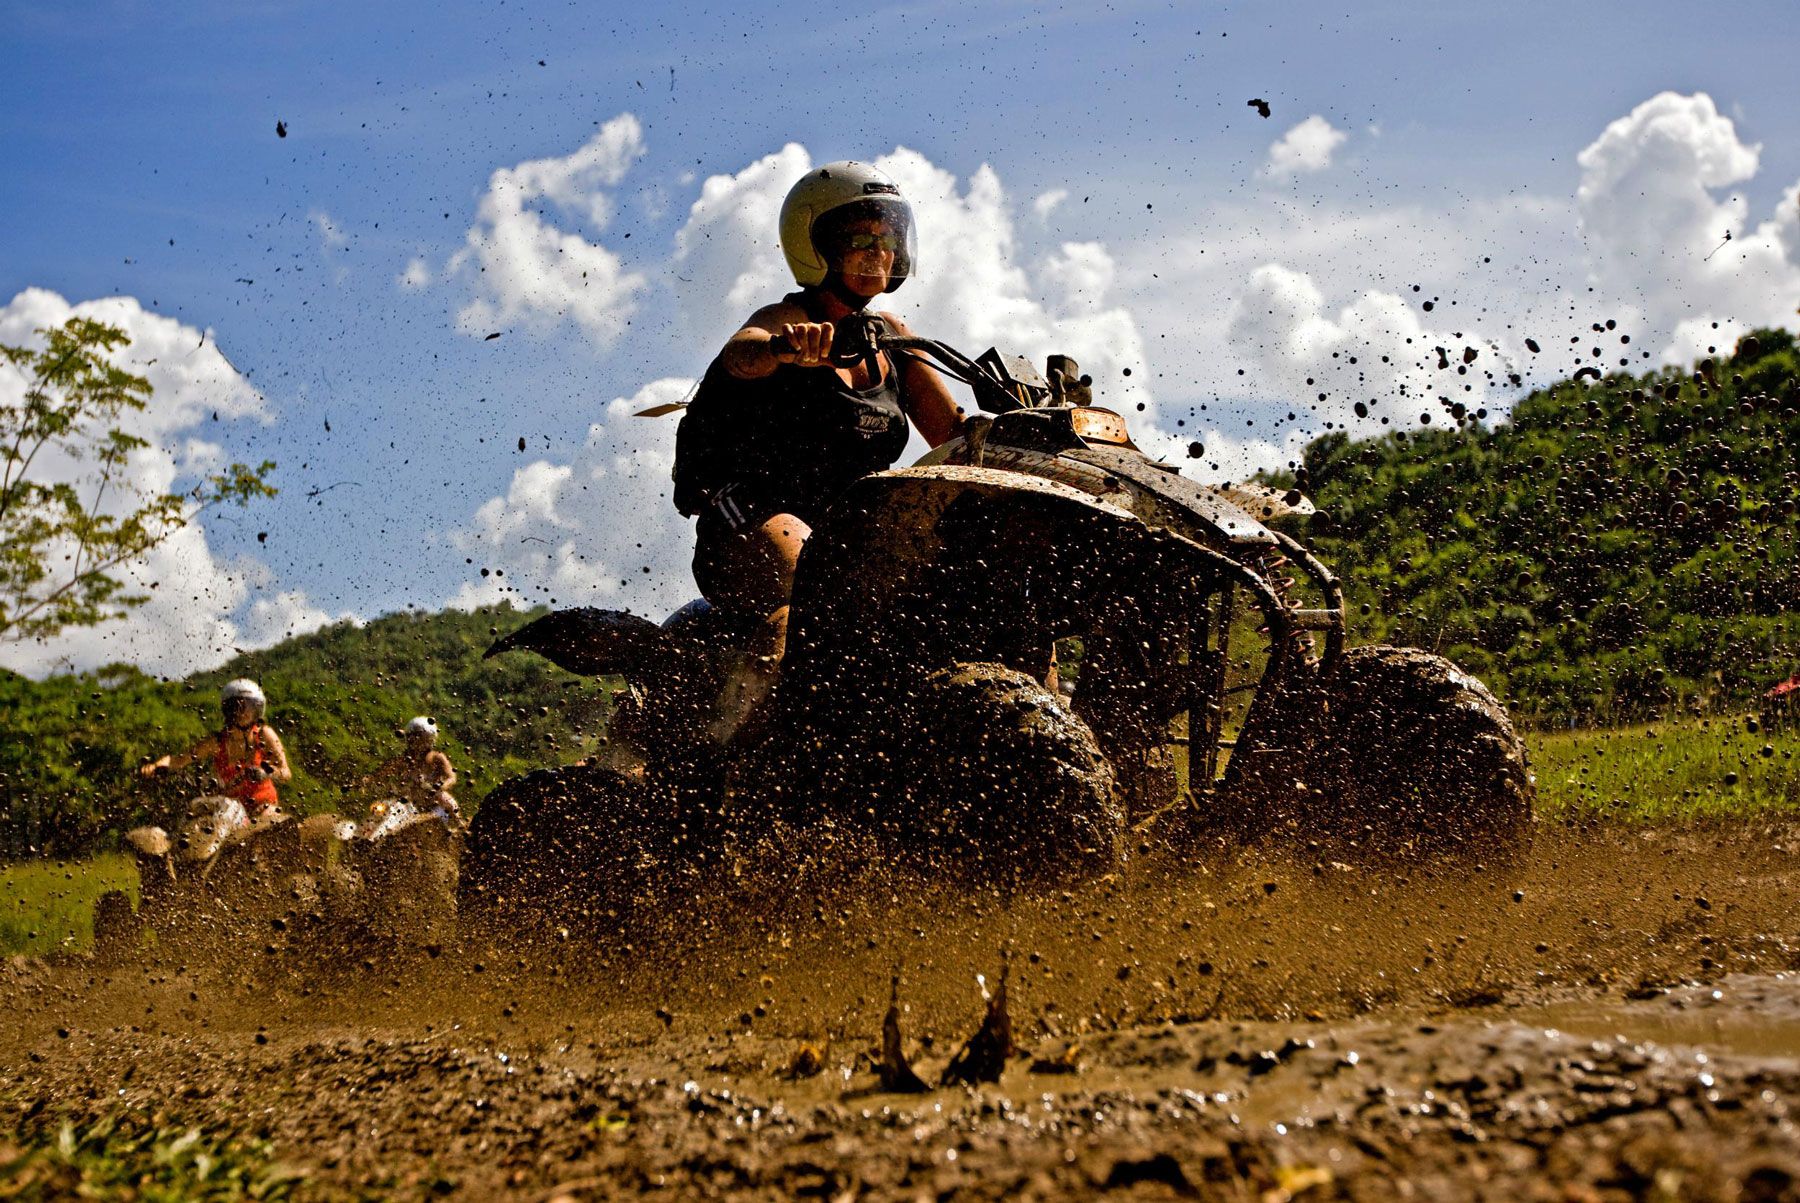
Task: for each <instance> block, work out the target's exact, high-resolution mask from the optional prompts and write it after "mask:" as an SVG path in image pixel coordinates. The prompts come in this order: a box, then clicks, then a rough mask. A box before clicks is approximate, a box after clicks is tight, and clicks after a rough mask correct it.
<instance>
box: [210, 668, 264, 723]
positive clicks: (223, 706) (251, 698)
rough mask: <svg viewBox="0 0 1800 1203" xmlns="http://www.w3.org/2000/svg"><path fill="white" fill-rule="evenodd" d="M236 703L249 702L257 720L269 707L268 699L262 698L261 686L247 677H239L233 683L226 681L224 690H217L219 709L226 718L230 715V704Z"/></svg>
mask: <svg viewBox="0 0 1800 1203" xmlns="http://www.w3.org/2000/svg"><path fill="white" fill-rule="evenodd" d="M238 701H244V702H249V703H250V706H251V708H252V709H254V710H255V711H256V717H257V718H261V717H262V716H263V711H264V710H267V709H268V707H269V699H268V698H265V697H264V696H263V691H262V686H260V685H258V684H257V683H256V682H255V681H252V680H251V679H250V678H249V677H239V678H238V679H237V680H235V681H227V682H225V688H223V689H221V690H219V709H220V710H222V711H224V712H225V713H226V715H227V716H229V715H230V713H231V704H232V703H233V702H238Z"/></svg>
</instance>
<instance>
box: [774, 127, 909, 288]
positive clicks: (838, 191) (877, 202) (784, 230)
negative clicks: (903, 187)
mask: <svg viewBox="0 0 1800 1203" xmlns="http://www.w3.org/2000/svg"><path fill="white" fill-rule="evenodd" d="M827 214H830V215H831V216H830V218H829V219H827V220H823V221H822V220H821V219H825V218H826V215H827ZM871 216H873V217H880V218H882V219H884V220H885V221H886V222H887V223H888V224H889V225H890V226H892V227H894V233H895V235H896V236H897V237H898V238H899V240H900V245H899V247H898V248H896V249H895V251H894V266H893V268H892V270H890V271H889V273H888V285H887V288H886V290H885V291H887V292H893V291H894V290H895V289H896V288H898V287H900V285H901V284H903V283H905V281H906V277H907V276H909V275H911V274H912V271H913V267H914V265H915V264H916V263H917V262H918V251H917V248H916V246H915V245H914V239H913V214H912V206H911V205H909V204H907V203H906V198H905V197H904V196H901V195H900V187H899V185H897V184H895V183H894V181H893V180H890V179H889V178H888V177H887V176H886V175H884V174H882V173H881V172H879V171H877V170H875V169H874V168H873V167H870V166H869V165H868V164H866V163H853V162H851V161H850V160H848V159H846V160H844V161H842V162H838V163H827V164H825V166H823V167H817V168H814V169H813V170H811V171H809V172H807V173H806V174H805V175H803V176H801V177H800V179H799V181H798V182H797V183H796V184H795V185H794V186H793V187H792V188H790V189H789V190H788V194H787V199H786V200H784V201H782V202H781V251H782V254H784V255H786V256H787V261H788V268H789V270H791V271H792V272H793V273H794V279H795V280H798V281H799V282H800V283H801V284H802V285H806V286H809V287H810V286H812V285H815V284H822V283H824V281H825V277H826V276H827V275H828V274H829V273H830V271H831V263H830V261H829V260H828V259H827V257H826V252H827V251H829V250H832V249H834V248H833V247H832V243H833V241H834V237H833V236H834V234H836V233H837V230H835V229H834V228H833V227H839V228H841V226H842V225H843V223H845V222H848V221H850V220H852V219H854V218H857V217H871Z"/></svg>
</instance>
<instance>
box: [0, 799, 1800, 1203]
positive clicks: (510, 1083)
mask: <svg viewBox="0 0 1800 1203" xmlns="http://www.w3.org/2000/svg"><path fill="white" fill-rule="evenodd" d="M1797 835H1800V832H1797V831H1796V830H1795V828H1794V826H1793V825H1780V824H1762V825H1739V826H1736V827H1733V828H1730V829H1723V828H1721V829H1710V828H1708V829H1697V828H1690V829H1684V830H1664V831H1650V832H1645V831H1642V830H1636V829H1633V830H1616V829H1604V828H1601V829H1589V830H1579V829H1567V828H1555V829H1548V830H1546V831H1544V832H1543V833H1542V835H1541V836H1540V839H1539V840H1538V845H1537V850H1536V851H1535V852H1534V854H1533V856H1532V859H1531V861H1530V863H1528V864H1526V865H1525V866H1523V867H1522V869H1521V870H1520V871H1519V872H1517V873H1516V874H1514V875H1513V876H1511V877H1507V878H1504V879H1502V878H1500V877H1498V876H1497V875H1474V874H1462V875H1453V876H1450V877H1447V878H1430V877H1426V876H1424V875H1419V874H1405V873H1399V874H1395V873H1390V874H1382V875H1366V874H1357V873H1350V872H1346V871H1344V870H1342V869H1341V868H1339V867H1336V866H1332V865H1329V864H1323V863H1313V862H1309V861H1308V860H1307V859H1306V858H1304V857H1301V858H1299V859H1293V858H1279V857H1278V858H1272V859H1268V860H1256V859H1250V860H1233V861H1230V862H1223V861H1215V862H1211V863H1209V862H1206V861H1201V862H1198V863H1194V864H1184V865H1171V864H1168V863H1166V862H1164V863H1159V862H1157V861H1155V860H1151V859H1146V860H1145V861H1143V862H1142V863H1140V864H1139V865H1137V866H1135V867H1134V868H1133V869H1132V870H1131V871H1130V872H1128V873H1126V874H1123V875H1121V876H1119V877H1117V878H1114V879H1110V880H1107V881H1102V882H1097V883H1091V884H1089V885H1087V886H1084V887H1082V888H1079V889H1070V890H1067V891H1051V892H1049V893H1048V894H1045V895H1039V896H1034V897H1006V896H1003V895H1000V894H996V893H994V892H992V891H987V892H983V891H973V892H971V891H962V892H944V891H938V892H932V891H930V890H927V889H925V888H924V887H918V888H902V886H901V885H900V884H899V883H894V882H885V881H883V882H876V881H869V882H866V883H863V884H864V888H862V889H860V890H856V889H852V890H842V889H825V888H820V889H816V890H815V889H814V888H813V884H814V883H813V882H812V881H811V880H808V879H800V880H796V881H795V882H792V883H788V888H787V889H786V893H788V894H789V895H790V896H791V897H790V902H789V904H788V905H774V904H771V905H768V906H762V907H755V908H746V907H743V906H736V907H729V906H727V907H718V908H707V907H704V906H701V907H697V908H696V909H695V911H694V912H693V913H692V914H689V915H684V916H682V917H681V918H680V921H679V922H676V923H673V924H671V926H670V929H669V930H667V931H662V932H653V933H647V934H644V935H641V936H635V937H634V938H633V940H632V942H631V947H629V948H621V949H613V950H611V951H608V952H605V953H601V952H599V951H596V950H589V949H582V948H573V947H568V946H560V945H553V946H551V947H547V948H545V947H537V948H526V949H519V948H515V947H511V946H509V945H507V944H506V942H505V941H499V942H492V943H480V944H475V943H471V944H468V945H466V946H463V947H456V948H449V949H446V950H444V951H443V953H442V955H440V956H436V957H419V958H415V959H412V960H405V961H382V960H377V959H370V960H368V961H366V962H365V961H362V960H359V959H353V958H345V959H344V960H343V961H342V963H326V964H317V963H312V964H307V963H296V962H292V961H283V960H276V959H273V958H258V957H257V956H255V955H254V954H250V953H246V954H245V955H243V956H242V958H241V959H236V960H234V959H233V958H231V957H229V956H220V957H217V958H214V959H213V960H211V961H200V960H198V959H195V960H194V961H192V962H191V963H166V962H165V963H158V962H156V961H154V960H152V961H148V962H145V963H142V964H138V963H133V964H125V965H114V966H102V965H97V964H94V963H91V962H81V961H76V962H70V963H65V964H56V965H44V964H15V965H13V966H11V967H10V969H9V971H8V974H7V977H6V980H5V982H4V983H3V984H0V992H3V993H4V998H3V999H0V1003H3V1004H4V1007H5V1015H6V1018H5V1019H4V1020H3V1021H0V1066H3V1067H4V1068H3V1069H0V1100H4V1102H5V1105H6V1106H7V1107H8V1108H10V1109H11V1115H12V1117H13V1122H14V1129H15V1132H16V1133H17V1135H15V1139H18V1138H19V1136H20V1135H22V1136H24V1137H25V1138H27V1139H30V1138H31V1137H32V1133H34V1132H38V1133H43V1132H49V1131H52V1130H53V1125H55V1124H56V1123H60V1122H61V1121H62V1120H63V1119H65V1118H73V1119H76V1120H80V1119H81V1118H83V1117H97V1116H104V1115H107V1114H113V1113H116V1112H117V1111H119V1110H120V1109H127V1110H131V1111H133V1112H137V1113H143V1114H153V1115H160V1116H162V1117H164V1118H165V1119H168V1120H171V1121H177V1122H181V1123H193V1124H199V1125H202V1126H205V1127H207V1128H208V1129H209V1130H213V1129H219V1130H231V1131H247V1132H250V1133H253V1134H256V1135H258V1136H261V1137H264V1138H266V1139H268V1140H270V1141H271V1142H273V1144H274V1146H275V1148H276V1149H277V1150H278V1152H279V1153H280V1155H281V1156H282V1157H283V1158H284V1159H285V1160H287V1161H289V1162H291V1163H293V1164H294V1165H296V1166H298V1167H299V1168H301V1169H303V1170H304V1171H305V1174H306V1178H305V1180H304V1183H303V1186H302V1194H303V1195H306V1196H310V1197H317V1198H340V1197H359V1196H370V1195H373V1196H379V1197H435V1196H438V1195H442V1194H450V1195H459V1196H462V1197H469V1198H489V1197H509V1198H522V1199H546V1198H552V1197H558V1196H561V1197H566V1198H596V1199H597V1198H613V1197H621V1196H634V1195H638V1194H652V1193H663V1194H666V1195H667V1197H681V1198H686V1197H733V1198H790V1197H797V1196H809V1197H821V1198H834V1199H837V1198H842V1199H861V1198H869V1199H888V1198H893V1199H914V1198H919V1197H944V1196H945V1195H954V1196H956V1197H969V1198H1001V1197H1009V1198H1027V1199H1037V1198H1044V1199H1049V1198H1067V1197H1080V1196H1087V1195H1095V1194H1102V1193H1107V1194H1110V1193H1118V1194H1120V1195H1121V1196H1122V1197H1146V1198H1149V1197H1176V1196H1195V1197H1204V1198H1221V1199H1252V1200H1259V1201H1264V1200H1281V1199H1290V1198H1300V1199H1332V1198H1344V1199H1381V1200H1383V1201H1384V1203H1386V1201H1388V1200H1392V1199H1395V1198H1429V1199H1460V1198H1484V1199H1509V1200H1510V1199H1613V1198H1618V1199H1627V1198H1632V1199H1636V1198H1660V1199H1736V1198H1775V1199H1779V1198H1796V1197H1800V1188H1797V1187H1796V1183H1797V1182H1800V1154H1797V1150H1800V1141H1797V1140H1796V1133H1795V1130H1794V1127H1793V1124H1792V1121H1791V1118H1790V1108H1791V1107H1793V1106H1794V1105H1795V1103H1796V1101H1797V1100H1800V977H1797V976H1796V970H1800V955H1797V953H1796V949H1800V873H1797V872H1796V871H1795V866H1794V863H1793V857H1792V855H1791V854H1789V853H1788V852H1787V849H1788V848H1790V847H1797V846H1800V839H1797V838H1796V836H1797ZM896 972H898V973H899V975H900V989H899V1000H900V1004H901V1008H902V1010H901V1015H900V1025H901V1030H902V1034H903V1036H904V1041H903V1048H904V1050H905V1052H906V1054H907V1056H908V1057H909V1058H910V1059H911V1062H912V1064H913V1066H914V1067H915V1068H916V1069H917V1071H918V1072H919V1074H920V1076H921V1077H923V1078H924V1079H925V1080H926V1081H927V1082H931V1083H935V1082H936V1081H937V1080H938V1076H939V1074H940V1073H941V1071H942V1070H943V1068H944V1066H945V1064H946V1063H947V1062H948V1061H949V1060H950V1057H951V1055H952V1053H953V1052H954V1051H955V1050H956V1049H957V1048H958V1047H959V1046H960V1044H961V1042H962V1041H963V1040H964V1039H965V1038H966V1037H968V1036H969V1034H970V1033H971V1032H972V1031H973V1030H974V1028H975V1026H976V1025H977V1023H978V1022H979V1021H980V1018H981V1015H982V1006H983V1004H982V995H981V991H980V988H979V986H978V984H977V975H978V974H979V975H982V976H983V977H985V979H986V982H987V985H988V986H989V987H990V988H991V987H992V986H993V985H994V984H995V983H996V981H997V980H998V977H999V975H1000V974H1001V973H1002V972H1004V973H1005V974H1006V976H1007V987H1008V998H1009V1004H1010V1006H1009V1011H1010V1017H1011V1019H1012V1021H1013V1029H1014V1033H1015V1043H1016V1045H1017V1053H1016V1055H1015V1057H1014V1058H1013V1059H1012V1060H1010V1061H1009V1062H1008V1063H1007V1065H1006V1067H1005V1071H1004V1073H1003V1074H1002V1076H1001V1078H1000V1080H999V1082H997V1083H990V1084H983V1085H980V1086H978V1087H973V1088H970V1087H952V1088H944V1089H933V1090H931V1091H929V1092H927V1093H923V1094H891V1093H883V1092H882V1091H881V1090H880V1089H879V1085H878V1079H877V1077H876V1073H875V1067H876V1063H877V1060H878V1057H879V1049H880V1042H881V1028H882V1019H883V1015H884V1012H885V1011H886V1008H887V1006H888V1002H889V994H890V983H891V981H892V978H893V975H894V974H895V973H896Z"/></svg>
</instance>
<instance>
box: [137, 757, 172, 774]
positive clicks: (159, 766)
mask: <svg viewBox="0 0 1800 1203" xmlns="http://www.w3.org/2000/svg"><path fill="white" fill-rule="evenodd" d="M168 767H169V766H168V765H166V764H164V763H163V762H162V761H160V760H152V761H151V762H150V763H149V764H144V765H139V766H138V776H140V777H155V776H158V775H160V774H161V773H162V771H163V770H164V769H166V768H168Z"/></svg>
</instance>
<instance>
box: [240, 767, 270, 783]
mask: <svg viewBox="0 0 1800 1203" xmlns="http://www.w3.org/2000/svg"><path fill="white" fill-rule="evenodd" d="M268 779H269V770H268V769H259V768H257V767H256V766H255V765H251V766H250V767H249V768H247V769H245V770H244V780H245V781H251V782H260V781H267V780H268Z"/></svg>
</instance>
